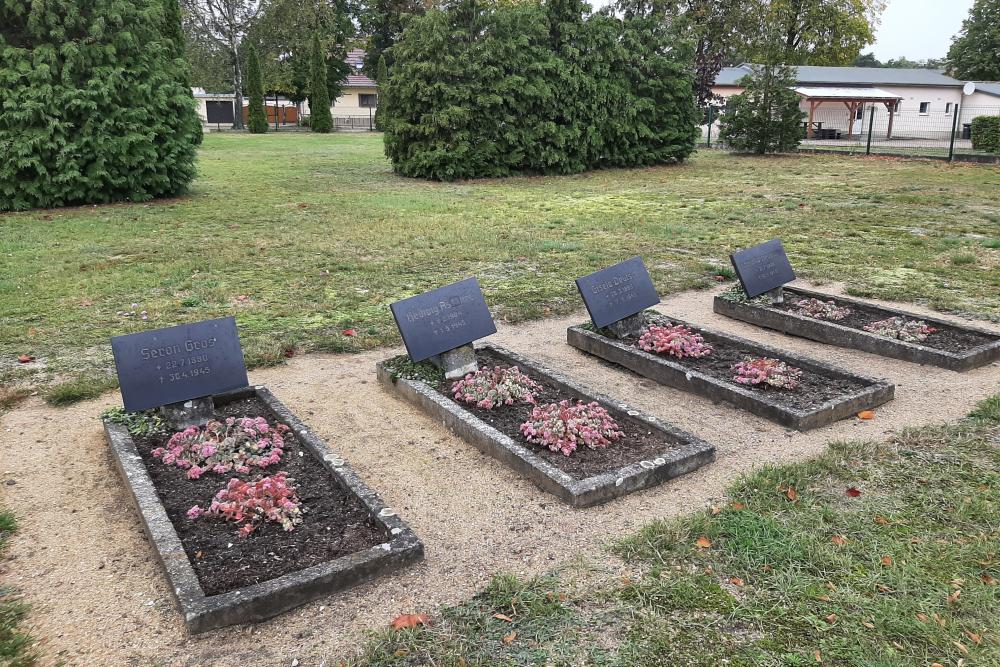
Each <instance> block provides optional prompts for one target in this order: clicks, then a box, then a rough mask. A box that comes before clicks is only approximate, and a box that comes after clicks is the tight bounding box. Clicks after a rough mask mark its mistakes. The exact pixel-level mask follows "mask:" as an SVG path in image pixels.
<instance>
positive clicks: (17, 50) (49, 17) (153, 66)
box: [0, 0, 201, 211]
mask: <svg viewBox="0 0 1000 667" xmlns="http://www.w3.org/2000/svg"><path fill="white" fill-rule="evenodd" d="M176 9H177V8H176V0H136V1H135V2H117V1H115V0H48V1H47V2H44V3H24V2H0V155H3V158H2V159H0V211H4V210H21V209H28V208H33V207H51V206H67V205H70V204H82V203H103V202H111V201H145V200H149V199H152V198H154V197H160V196H165V195H174V194H177V193H180V192H182V191H183V190H185V189H186V188H187V186H188V184H189V183H190V182H191V180H192V179H193V178H194V176H195V166H194V161H195V151H196V149H197V146H198V144H199V143H200V142H201V122H200V120H199V119H198V116H197V114H196V113H195V102H194V98H193V96H192V94H191V89H190V88H189V87H188V85H187V71H186V63H185V60H184V45H183V44H182V43H181V41H182V40H181V37H180V35H181V34H182V33H181V29H180V25H179V20H180V19H179V16H180V15H179V13H178V12H177V11H176Z"/></svg>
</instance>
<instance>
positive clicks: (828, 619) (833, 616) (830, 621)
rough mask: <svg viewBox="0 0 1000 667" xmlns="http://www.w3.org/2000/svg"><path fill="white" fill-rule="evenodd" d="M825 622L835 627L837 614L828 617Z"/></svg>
mask: <svg viewBox="0 0 1000 667" xmlns="http://www.w3.org/2000/svg"><path fill="white" fill-rule="evenodd" d="M823 620H824V621H826V622H827V623H829V624H830V625H833V624H834V623H836V622H837V615H836V614H830V615H829V616H827V617H826V618H824V619H823Z"/></svg>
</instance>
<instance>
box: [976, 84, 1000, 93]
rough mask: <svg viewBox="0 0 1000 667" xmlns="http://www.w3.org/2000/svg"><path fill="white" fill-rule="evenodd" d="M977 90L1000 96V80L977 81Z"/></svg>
mask: <svg viewBox="0 0 1000 667" xmlns="http://www.w3.org/2000/svg"><path fill="white" fill-rule="evenodd" d="M975 84H976V92H977V93H986V94H987V95H993V96H994V97H1000V81H976V82H975Z"/></svg>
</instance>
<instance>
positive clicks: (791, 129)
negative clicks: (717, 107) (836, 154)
mask: <svg viewBox="0 0 1000 667" xmlns="http://www.w3.org/2000/svg"><path fill="white" fill-rule="evenodd" d="M739 85H740V86H743V88H744V90H743V92H742V93H740V94H739V95H733V96H732V97H730V98H729V100H728V101H729V104H728V110H727V111H726V113H725V114H723V116H722V118H721V119H720V123H721V127H720V129H719V139H720V140H721V141H723V142H724V143H725V144H726V145H728V146H729V147H730V148H732V149H734V150H736V151H740V152H748V153H757V154H759V155H763V154H765V153H780V152H788V151H792V150H795V149H796V148H798V146H799V142H801V141H802V134H803V132H802V119H803V116H804V114H803V113H802V110H801V109H800V108H799V103H800V100H799V96H798V94H797V93H796V92H795V90H794V88H795V72H794V71H793V70H792V68H791V67H789V66H787V65H771V64H769V65H763V66H761V67H759V68H758V69H757V71H755V72H754V73H753V74H752V75H749V76H745V77H743V79H741V80H740V82H739Z"/></svg>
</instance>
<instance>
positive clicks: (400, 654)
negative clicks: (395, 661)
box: [393, 648, 410, 658]
mask: <svg viewBox="0 0 1000 667" xmlns="http://www.w3.org/2000/svg"><path fill="white" fill-rule="evenodd" d="M409 654H410V652H409V651H408V650H406V649H405V648H397V649H396V652H395V653H393V655H394V656H396V657H397V658H402V657H404V656H407V655H409Z"/></svg>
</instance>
